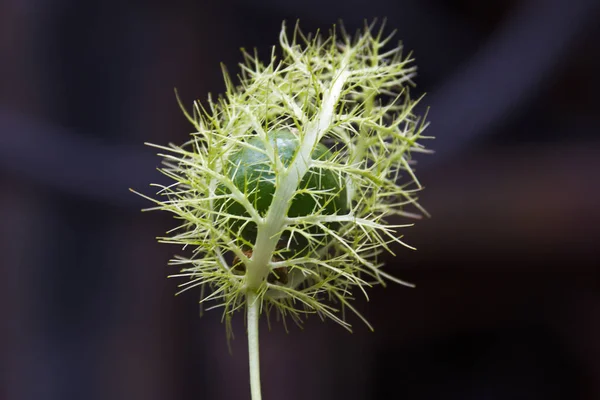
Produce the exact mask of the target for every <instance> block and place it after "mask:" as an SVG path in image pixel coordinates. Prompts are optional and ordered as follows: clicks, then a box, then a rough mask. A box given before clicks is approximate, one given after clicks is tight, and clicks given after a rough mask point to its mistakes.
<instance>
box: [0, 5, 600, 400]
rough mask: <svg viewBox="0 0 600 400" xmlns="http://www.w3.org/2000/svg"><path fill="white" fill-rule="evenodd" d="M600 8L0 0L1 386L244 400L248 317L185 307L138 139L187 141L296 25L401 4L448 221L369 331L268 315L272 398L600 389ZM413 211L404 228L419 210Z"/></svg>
mask: <svg viewBox="0 0 600 400" xmlns="http://www.w3.org/2000/svg"><path fill="white" fill-rule="evenodd" d="M599 9H600V3H599V2H598V1H597V0H530V1H526V0H523V1H514V0H511V1H508V0H505V1H503V0H492V1H476V0H452V1H446V0H402V1H391V0H387V1H386V0H369V1H362V0H345V1H340V0H304V1H295V2H294V1H291V0H265V1H263V2H247V1H242V0H234V1H202V0H195V1H191V0H172V1H168V2H167V1H159V0H153V1H130V2H122V1H116V0H105V1H100V0H91V1H80V0H55V1H40V0H29V1H25V0H3V1H2V2H0V266H1V271H0V272H1V276H2V277H1V279H0V316H1V317H2V325H1V329H0V399H6V400H38V399H43V400H79V399H86V400H96V399H98V400H100V399H103V400H104V399H123V400H125V399H127V400H132V399H143V400H162V399H211V400H212V399H215V400H217V399H236V400H237V399H249V397H250V395H249V385H248V367H247V353H246V341H245V337H244V325H243V315H241V314H240V315H238V316H237V318H236V319H235V322H234V330H235V334H236V337H235V340H234V341H233V343H232V347H233V354H232V355H230V354H229V353H228V349H227V343H226V340H225V328H224V326H223V325H222V324H221V323H220V317H221V315H220V312H219V311H213V312H208V313H207V314H205V315H204V316H203V317H202V318H200V317H199V315H198V314H199V306H198V298H199V295H198V294H197V293H193V292H188V293H186V294H184V295H182V296H178V297H175V296H174V293H175V291H176V285H177V282H176V281H174V280H168V279H166V276H167V275H168V274H169V273H173V272H174V271H173V270H169V268H168V267H167V266H166V264H167V260H168V259H169V257H170V256H171V255H172V254H173V253H176V252H178V251H179V249H177V248H175V247H173V246H168V245H159V244H157V243H156V241H155V239H154V238H155V237H156V236H159V235H162V234H164V232H166V231H167V230H168V229H170V228H172V227H174V226H175V223H176V221H173V220H172V218H171V217H170V216H169V215H166V214H161V213H141V212H140V209H141V208H143V207H146V206H149V204H148V203H146V202H145V201H143V200H142V199H140V198H138V197H136V196H135V195H133V194H131V193H130V192H129V191H128V189H129V188H130V187H131V188H135V189H136V190H140V191H143V192H145V193H149V194H150V193H153V192H152V188H149V187H148V184H150V183H151V182H157V181H158V182H165V180H164V178H163V177H161V176H160V174H159V173H158V172H157V171H156V167H157V166H158V165H159V162H160V159H159V158H158V157H156V156H155V155H154V153H155V152H154V151H153V150H152V149H149V148H147V147H145V146H143V142H154V143H160V144H166V143H169V142H175V143H181V142H183V141H185V140H186V138H187V136H188V134H189V133H190V132H191V130H192V127H191V126H190V125H189V124H188V123H187V121H186V120H185V118H184V117H183V115H182V113H181V112H180V110H179V108H178V106H177V103H176V101H175V96H174V94H173V88H178V90H179V93H180V95H181V97H182V99H183V101H184V103H185V104H191V101H192V100H193V99H196V98H199V99H201V100H204V99H205V98H206V95H207V93H208V92H213V93H219V92H221V91H222V90H223V83H222V79H221V71H220V66H219V63H220V62H224V63H225V64H226V65H227V66H228V68H229V70H230V71H235V65H236V63H237V62H239V61H241V56H240V53H239V50H238V49H239V48H240V47H245V48H253V47H257V48H258V50H259V52H260V53H261V54H265V55H266V54H268V53H269V49H270V46H271V45H273V44H275V43H276V40H277V34H278V32H279V29H280V26H281V21H282V20H283V19H286V20H288V21H289V22H290V23H293V22H294V21H295V20H296V19H298V18H299V19H300V21H301V25H302V27H303V29H305V30H308V31H314V30H315V29H317V28H321V29H328V27H330V25H331V24H333V23H336V22H337V21H338V19H343V20H344V22H345V25H346V27H347V30H349V31H354V30H356V29H358V28H359V27H360V26H361V25H362V22H363V20H364V19H371V18H372V17H375V16H378V17H387V26H388V27H389V29H390V30H391V29H397V30H398V38H400V39H402V40H403V42H404V45H405V47H406V48H407V50H413V52H414V53H413V54H414V56H415V57H416V60H417V65H418V67H419V76H418V77H417V79H416V82H417V88H416V90H415V95H418V94H421V93H427V96H426V97H425V99H424V100H423V103H422V104H423V107H422V108H421V109H420V110H419V112H421V113H424V112H425V111H426V107H425V106H426V105H429V106H430V107H431V108H430V111H429V120H430V121H431V126H430V128H429V129H428V134H430V135H432V136H435V137H436V138H437V139H436V140H435V141H431V142H430V143H428V144H429V145H430V147H431V148H433V149H434V150H435V151H436V154H435V155H431V156H419V157H418V162H419V167H418V168H417V173H418V175H419V177H420V180H421V182H422V183H423V184H424V186H425V187H426V189H425V191H424V192H423V194H422V196H421V201H422V204H423V206H424V207H425V208H426V209H427V210H428V211H429V212H430V213H431V215H432V218H429V219H423V220H421V221H418V222H417V223H416V225H415V227H414V228H410V229H405V230H403V231H402V232H401V233H402V234H403V235H404V240H405V241H406V242H408V243H410V244H412V245H415V246H416V247H417V248H418V251H416V252H414V251H411V250H408V249H404V248H399V247H398V248H395V249H394V250H395V251H396V257H395V258H394V257H391V256H389V257H387V258H386V260H387V270H388V271H390V272H392V273H393V274H394V275H396V276H398V277H401V278H402V279H405V280H409V281H411V282H414V283H416V285H417V287H416V288H415V289H408V288H405V287H400V286H395V285H389V286H388V287H387V288H376V289H374V290H372V291H371V292H369V294H370V296H371V298H370V301H369V302H366V301H365V300H364V299H362V298H361V297H360V296H359V295H358V294H357V298H358V300H357V307H358V308H359V309H360V310H362V311H363V312H364V314H365V316H366V317H367V318H368V319H369V320H370V321H371V322H372V324H373V325H374V327H375V329H376V330H375V332H374V333H371V332H369V331H368V330H367V328H366V327H365V326H363V325H361V322H360V321H359V320H358V318H355V317H353V316H350V317H349V318H350V320H351V321H352V322H353V324H354V327H355V333H354V334H348V333H347V332H345V331H344V330H343V329H342V328H340V327H338V326H336V325H335V324H333V323H331V322H326V323H321V322H320V321H319V320H318V318H316V317H314V318H309V320H308V322H307V324H306V326H305V329H303V330H300V329H297V328H296V327H292V328H291V329H290V333H289V334H286V333H285V331H284V329H283V328H282V327H281V326H279V325H277V324H275V325H274V327H273V329H272V331H271V332H269V331H268V330H267V326H266V324H265V325H263V326H262V327H261V329H262V331H261V346H262V347H261V356H262V376H263V388H264V398H265V400H274V399H285V400H304V399H311V400H321V399H323V400H324V399H338V398H339V399H342V398H343V399H347V400H354V399H356V400H358V399H386V400H389V399H402V400H425V399H441V398H443V399H447V400H454V399H468V400H475V399H477V400H480V399H481V400H483V399H485V400H498V399H510V400H521V399H523V400H525V399H544V400H554V399H557V400H558V399H567V400H571V399H573V400H579V399H581V400H597V399H600V270H599V267H598V265H600V262H599V261H600V260H599V258H600V257H599V256H600V244H599V240H598V239H599V238H600V178H599V176H600V112H599V111H598V110H600V99H599V97H598V93H600V74H599V73H598V71H600V14H599V13H600V10H599ZM402 222H406V221H402Z"/></svg>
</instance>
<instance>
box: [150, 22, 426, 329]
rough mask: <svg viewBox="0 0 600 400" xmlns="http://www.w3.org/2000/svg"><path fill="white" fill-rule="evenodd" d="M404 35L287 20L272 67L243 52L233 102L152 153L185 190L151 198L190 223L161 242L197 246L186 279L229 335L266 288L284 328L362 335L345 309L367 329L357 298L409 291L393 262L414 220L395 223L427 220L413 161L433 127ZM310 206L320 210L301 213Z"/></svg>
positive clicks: (167, 189) (265, 307) (230, 89)
mask: <svg viewBox="0 0 600 400" xmlns="http://www.w3.org/2000/svg"><path fill="white" fill-rule="evenodd" d="M392 39H393V34H391V35H384V33H383V26H380V27H376V25H375V24H370V25H365V27H364V29H362V30H361V31H359V32H358V33H357V34H356V35H349V34H347V33H346V32H345V31H344V30H343V29H339V28H337V29H336V28H334V29H333V30H332V31H331V32H330V34H329V35H326V36H324V35H321V34H318V33H317V34H315V35H306V34H304V33H303V32H302V31H301V30H300V29H299V28H298V26H297V25H296V27H295V28H294V29H292V30H291V33H290V32H288V30H287V29H286V26H285V24H284V25H283V27H282V30H281V34H280V37H279V46H276V47H274V48H273V51H272V52H271V56H270V59H269V60H268V62H262V61H261V60H260V59H259V57H258V55H257V53H256V52H253V53H251V52H246V51H244V50H243V56H244V62H243V63H242V64H240V74H239V76H238V77H237V79H236V80H234V79H232V78H231V77H230V76H229V74H228V73H227V71H226V70H225V69H224V79H225V86H226V90H225V92H224V94H223V95H221V96H219V97H217V98H213V97H210V96H209V98H208V100H207V101H205V102H203V103H202V102H199V101H196V102H195V103H194V105H193V109H192V111H190V112H187V111H185V110H184V113H185V115H186V117H187V118H188V120H189V121H190V122H191V123H192V124H193V126H194V130H195V132H194V133H193V134H192V135H191V136H190V140H189V141H188V142H187V143H184V144H183V145H170V146H158V145H152V146H154V147H156V148H159V149H160V150H161V154H160V156H161V157H163V164H164V165H163V167H162V168H161V169H160V170H161V172H162V173H164V174H165V175H166V176H167V177H169V178H170V179H171V180H172V184H170V185H168V186H160V185H156V186H158V193H157V197H158V199H155V198H152V197H147V198H148V199H150V200H152V201H153V202H154V203H155V205H156V206H155V207H153V208H151V209H152V210H154V209H158V210H164V211H168V212H171V213H173V214H174V215H175V217H176V219H177V220H178V221H179V226H177V227H176V228H175V229H173V230H172V231H170V232H168V233H167V234H166V236H165V237H162V238H159V240H160V241H161V242H164V243H172V244H176V245H180V246H182V247H183V248H184V249H186V250H185V253H186V255H185V256H176V257H174V258H173V259H172V260H171V262H170V264H172V265H174V266H176V267H177V268H178V269H179V273H177V274H174V275H173V276H174V277H179V278H185V281H184V282H183V283H181V285H180V288H181V292H183V291H187V290H189V289H194V288H200V293H201V300H200V301H201V303H202V304H207V305H208V304H209V305H208V306H207V308H219V307H220V308H222V310H223V316H224V319H225V321H226V322H227V326H228V327H229V326H230V323H231V317H232V315H233V314H234V312H235V311H236V310H240V309H243V308H245V307H246V306H247V299H248V294H249V293H252V298H256V299H257V301H259V302H260V303H259V304H260V305H261V309H262V311H263V312H266V313H267V315H269V312H270V311H276V314H277V316H278V317H283V318H282V319H283V320H284V322H285V320H286V318H287V317H289V318H291V320H293V321H294V322H296V323H301V321H302V320H303V316H304V315H305V314H311V313H316V314H318V315H319V316H320V317H323V318H325V317H326V318H330V319H332V320H334V321H336V322H337V323H339V324H341V325H342V326H344V327H345V328H347V329H350V324H349V322H348V321H347V320H346V318H345V310H351V311H353V312H355V313H356V314H357V315H359V317H360V318H361V319H363V321H365V320H364V318H363V317H362V316H360V314H359V313H358V312H357V311H356V310H355V308H354V307H353V305H352V300H353V299H354V296H355V295H356V294H357V293H361V292H362V293H364V295H365V296H366V295H367V293H366V291H365V289H366V288H368V287H370V286H372V285H374V284H385V281H386V280H389V281H394V282H397V283H401V284H407V283H405V282H403V281H401V280H399V279H397V278H395V277H393V276H391V275H390V274H388V273H386V272H384V271H383V270H382V268H381V267H382V265H381V262H380V259H379V257H380V254H381V253H383V252H392V248H393V246H394V245H395V244H402V245H405V246H408V245H406V244H404V242H403V241H402V239H401V236H400V235H399V233H398V230H399V229H401V228H403V227H406V226H409V225H410V224H404V225H393V224H391V223H390V222H389V221H390V218H391V217H394V216H400V217H407V218H415V217H418V216H420V215H423V214H425V211H424V210H423V209H422V208H421V207H420V206H419V204H418V202H417V194H418V191H419V190H420V189H421V184H420V183H419V181H418V179H417V177H416V176H415V172H414V160H413V159H412V155H413V154H414V153H417V152H422V153H423V152H427V150H426V149H425V147H424V146H423V145H422V144H421V140H422V139H426V137H425V136H423V131H424V129H425V128H426V125H427V124H426V123H425V118H424V117H420V116H417V115H415V112H414V110H415V105H416V104H417V102H418V100H414V99H412V98H411V97H410V93H409V88H410V87H411V86H413V82H412V78H413V77H414V76H415V72H416V68H415V67H414V66H413V65H412V61H413V60H412V59H411V57H410V55H409V56H404V55H403V54H402V47H401V46H400V45H396V46H394V44H392V43H391V41H392ZM182 108H183V107H182ZM274 132H283V134H277V135H275V134H274ZM286 146H287V147H286ZM323 146H324V147H323ZM290 149H291V150H290ZM319 149H321V150H319ZM317 150H319V151H320V153H319V154H324V156H322V157H321V156H319V157H316V156H315V154H317ZM284 151H287V153H286V154H287V156H286V157H284V156H283V155H282V154H283V153H284ZM325 153H326V154H325ZM240 154H241V155H244V157H245V155H247V154H250V155H252V157H253V158H251V159H245V158H244V157H242V156H240ZM244 163H246V164H244ZM247 171H252V175H248V174H249V173H248V172H247ZM244 174H245V175H244ZM240 177H241V179H240ZM322 181H323V182H325V181H327V182H329V183H328V184H321V183H320V182H322ZM240 182H241V183H240ZM307 182H308V183H307ZM265 188H267V189H265ZM144 197H146V196H144ZM301 201H302V202H305V204H308V206H306V205H305V208H306V207H308V208H307V209H304V211H303V212H291V211H290V210H291V209H292V208H293V207H294V204H297V203H298V202H301ZM295 202H296V203H295ZM265 204H266V206H265ZM332 204H336V206H335V207H333V206H332ZM298 207H300V206H298ZM397 219H398V218H394V220H397ZM407 285H408V284H407ZM365 323H367V325H368V322H367V321H365Z"/></svg>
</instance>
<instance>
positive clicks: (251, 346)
mask: <svg viewBox="0 0 600 400" xmlns="http://www.w3.org/2000/svg"><path fill="white" fill-rule="evenodd" d="M247 296H248V298H247V300H248V302H247V310H248V311H247V312H248V359H249V361H250V393H251V396H252V400H261V399H262V395H261V392H260V357H259V352H258V317H259V311H260V300H259V298H258V296H257V295H256V293H255V292H254V291H253V290H252V289H250V290H248V294H247Z"/></svg>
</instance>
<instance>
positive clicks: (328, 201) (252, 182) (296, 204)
mask: <svg viewBox="0 0 600 400" xmlns="http://www.w3.org/2000/svg"><path fill="white" fill-rule="evenodd" d="M267 137H268V139H269V142H270V143H271V145H272V146H273V148H274V149H275V151H276V154H277V155H278V156H279V159H280V160H281V161H282V163H283V165H284V166H286V167H287V166H289V165H290V163H291V162H292V161H293V159H294V156H295V154H296V151H297V150H298V144H299V139H298V137H297V136H296V135H294V134H293V133H292V132H290V131H286V130H280V131H272V132H269V133H268V134H267ZM247 143H248V144H249V145H252V146H253V147H255V148H256V149H260V150H264V149H265V145H264V143H263V141H262V140H261V139H260V138H258V137H252V138H250V139H249V140H248V141H247ZM311 156H312V159H313V160H327V159H329V158H330V157H331V152H330V151H329V149H328V148H327V147H325V146H324V145H322V144H320V143H319V144H317V146H316V147H315V149H314V150H313V153H312V155H311ZM226 171H227V174H228V176H229V177H230V178H231V180H232V181H233V183H234V184H235V186H236V187H237V188H238V189H240V190H241V191H242V192H243V193H246V196H247V198H248V200H249V201H250V202H251V203H252V204H253V205H254V207H255V209H256V210H257V211H258V212H259V213H260V214H261V215H262V216H264V215H266V213H267V211H268V209H269V206H270V205H271V202H272V200H273V194H274V193H275V189H276V188H275V182H276V177H275V172H274V171H273V168H272V166H271V163H270V161H269V157H268V156H267V155H266V154H265V153H263V152H261V151H259V150H255V149H251V148H248V147H245V146H240V149H239V150H238V151H235V152H234V153H233V154H232V155H231V157H230V158H229V160H228V163H227V167H226ZM300 188H306V189H313V190H327V194H323V195H320V196H319V197H320V198H319V199H318V200H317V199H315V198H314V197H313V196H311V195H310V194H308V193H298V194H296V196H294V198H293V199H292V201H291V203H290V207H289V209H288V213H287V215H288V216H289V217H299V216H304V215H310V214H313V213H316V212H319V210H320V208H321V207H323V205H324V207H323V209H322V210H321V214H326V215H331V214H337V213H340V214H343V213H346V212H347V211H348V210H347V206H346V189H345V187H342V186H341V185H340V180H339V178H338V176H336V174H335V173H334V172H333V171H331V170H327V169H321V168H314V167H313V168H311V169H310V170H309V171H308V172H307V173H306V175H305V176H304V178H303V179H302V182H301V183H300ZM221 190H222V193H227V192H228V191H227V190H226V189H224V188H221ZM224 208H225V209H226V211H227V212H228V213H229V214H233V215H240V216H247V213H246V210H245V209H244V207H243V206H242V205H241V204H240V203H238V202H235V201H233V200H230V201H228V204H227V205H226V207H224ZM240 225H241V223H240V222H237V223H235V224H234V226H232V228H235V227H236V226H240ZM242 236H243V237H244V239H246V240H248V241H254V239H255V238H256V225H254V224H248V225H247V226H246V227H245V228H244V230H243V231H242Z"/></svg>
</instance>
